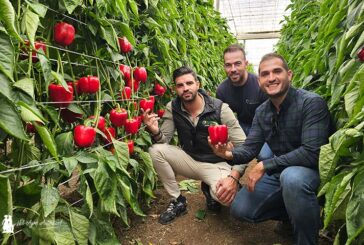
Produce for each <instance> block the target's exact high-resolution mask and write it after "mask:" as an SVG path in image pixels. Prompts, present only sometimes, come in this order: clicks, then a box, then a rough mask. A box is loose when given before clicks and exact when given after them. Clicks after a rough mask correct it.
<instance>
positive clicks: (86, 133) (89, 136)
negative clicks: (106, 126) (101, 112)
mask: <svg viewBox="0 0 364 245" xmlns="http://www.w3.org/2000/svg"><path fill="white" fill-rule="evenodd" d="M73 134H74V135H73V139H74V141H75V144H76V145H77V146H78V147H81V148H83V147H89V146H91V145H92V144H93V143H94V141H95V137H96V130H95V129H94V128H93V127H89V126H85V125H77V126H76V127H75V129H74V131H73Z"/></svg>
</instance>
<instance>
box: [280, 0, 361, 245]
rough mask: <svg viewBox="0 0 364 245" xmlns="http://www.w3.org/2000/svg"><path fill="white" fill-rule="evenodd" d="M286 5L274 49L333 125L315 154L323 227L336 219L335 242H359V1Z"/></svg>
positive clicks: (301, 1) (325, 0) (326, 226)
mask: <svg viewBox="0 0 364 245" xmlns="http://www.w3.org/2000/svg"><path fill="white" fill-rule="evenodd" d="M290 8H291V10H292V13H291V15H290V16H289V17H286V22H285V24H284V26H283V29H282V36H281V39H280V41H279V43H278V45H277V51H278V52H279V53H280V54H282V55H283V56H284V57H285V58H286V59H287V60H288V63H289V66H290V68H291V69H292V70H293V71H294V77H293V83H294V85H296V86H297V87H302V88H305V89H308V90H312V91H315V92H317V93H319V94H320V95H322V96H323V97H324V98H325V99H326V100H327V103H328V105H329V109H330V111H331V114H332V116H333V119H334V123H335V126H336V129H337V131H336V132H335V133H334V134H333V135H332V136H331V137H330V142H329V143H328V144H327V145H324V146H323V147H322V148H321V153H320V162H319V169H320V177H321V188H320V192H319V196H324V197H325V204H324V209H323V211H324V219H323V221H324V222H323V223H324V229H327V228H328V227H329V226H330V225H331V224H333V223H334V224H335V228H336V229H335V231H336V233H337V234H336V236H335V240H334V244H363V241H364V219H363V217H364V202H363V193H364V145H363V143H364V137H363V134H364V62H363V60H362V59H360V51H361V50H362V49H363V47H364V2H363V1H361V0H324V1H303V0H298V1H294V2H293V3H292V4H291V5H290Z"/></svg>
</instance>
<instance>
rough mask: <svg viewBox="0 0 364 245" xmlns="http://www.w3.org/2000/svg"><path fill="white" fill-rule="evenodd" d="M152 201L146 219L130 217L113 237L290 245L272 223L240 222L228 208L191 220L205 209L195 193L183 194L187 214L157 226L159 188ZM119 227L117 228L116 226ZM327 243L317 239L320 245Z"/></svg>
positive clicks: (186, 244)
mask: <svg viewBox="0 0 364 245" xmlns="http://www.w3.org/2000/svg"><path fill="white" fill-rule="evenodd" d="M155 195H156V199H155V200H154V201H153V203H152V204H151V208H150V209H149V210H146V214H147V216H146V217H144V218H142V217H134V216H133V217H131V222H130V223H131V224H130V228H129V229H125V228H120V229H119V228H118V229H117V233H118V234H117V235H118V237H119V239H120V241H121V244H123V245H130V244H137V245H141V244H143V245H152V244H153V245H154V244H166V245H190V244H192V245H199V244H201V245H202V244H203V245H205V244H217V245H220V244H221V245H222V244H224V245H225V244H226V245H227V244H234V245H235V244H241V245H248V244H252V245H253V244H254V245H258V244H262V245H263V244H264V245H265V244H281V245H285V244H287V245H288V244H293V242H294V241H293V238H292V237H291V236H290V235H288V234H283V235H278V234H276V233H275V232H274V231H273V229H274V227H275V225H276V221H266V222H263V223H259V224H252V223H248V222H241V221H237V220H235V219H233V218H232V217H230V215H229V209H228V208H223V210H222V211H221V213H219V214H214V213H209V212H207V214H206V216H205V218H204V219H203V220H199V219H197V218H196V217H195V214H196V212H197V211H198V210H199V209H205V198H204V196H203V194H202V192H201V191H199V192H198V193H188V192H184V193H183V195H185V196H186V197H187V200H188V213H187V214H186V215H184V216H181V217H178V218H177V219H176V220H175V221H174V222H172V223H170V224H168V225H161V224H159V223H158V216H159V214H160V213H161V212H163V211H164V209H165V208H166V206H167V204H168V202H169V199H168V196H167V193H166V192H165V191H164V190H163V187H160V188H159V189H157V190H156V192H155ZM116 226H117V227H120V225H116ZM328 244H330V243H329V242H328V241H326V240H322V239H320V245H328Z"/></svg>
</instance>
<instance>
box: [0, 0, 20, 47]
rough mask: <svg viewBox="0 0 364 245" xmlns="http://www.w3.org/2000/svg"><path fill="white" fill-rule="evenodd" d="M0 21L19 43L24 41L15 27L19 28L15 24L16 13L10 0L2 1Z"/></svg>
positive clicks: (0, 1)
mask: <svg viewBox="0 0 364 245" xmlns="http://www.w3.org/2000/svg"><path fill="white" fill-rule="evenodd" d="M0 20H1V21H2V22H3V23H4V26H5V29H6V30H7V32H8V33H9V34H10V35H11V36H12V37H14V38H16V39H18V40H19V41H23V39H22V38H21V37H20V36H19V33H18V31H17V30H16V28H15V26H17V25H16V24H15V22H16V16H15V11H14V8H13V6H12V5H11V2H10V1H9V0H0ZM0 46H1V45H0Z"/></svg>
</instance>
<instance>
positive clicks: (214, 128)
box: [208, 125, 228, 145]
mask: <svg viewBox="0 0 364 245" xmlns="http://www.w3.org/2000/svg"><path fill="white" fill-rule="evenodd" d="M208 132H209V136H210V140H211V144H213V145H216V144H218V143H221V144H225V143H226V142H227V139H228V128H227V126H226V125H210V126H209V127H208Z"/></svg>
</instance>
